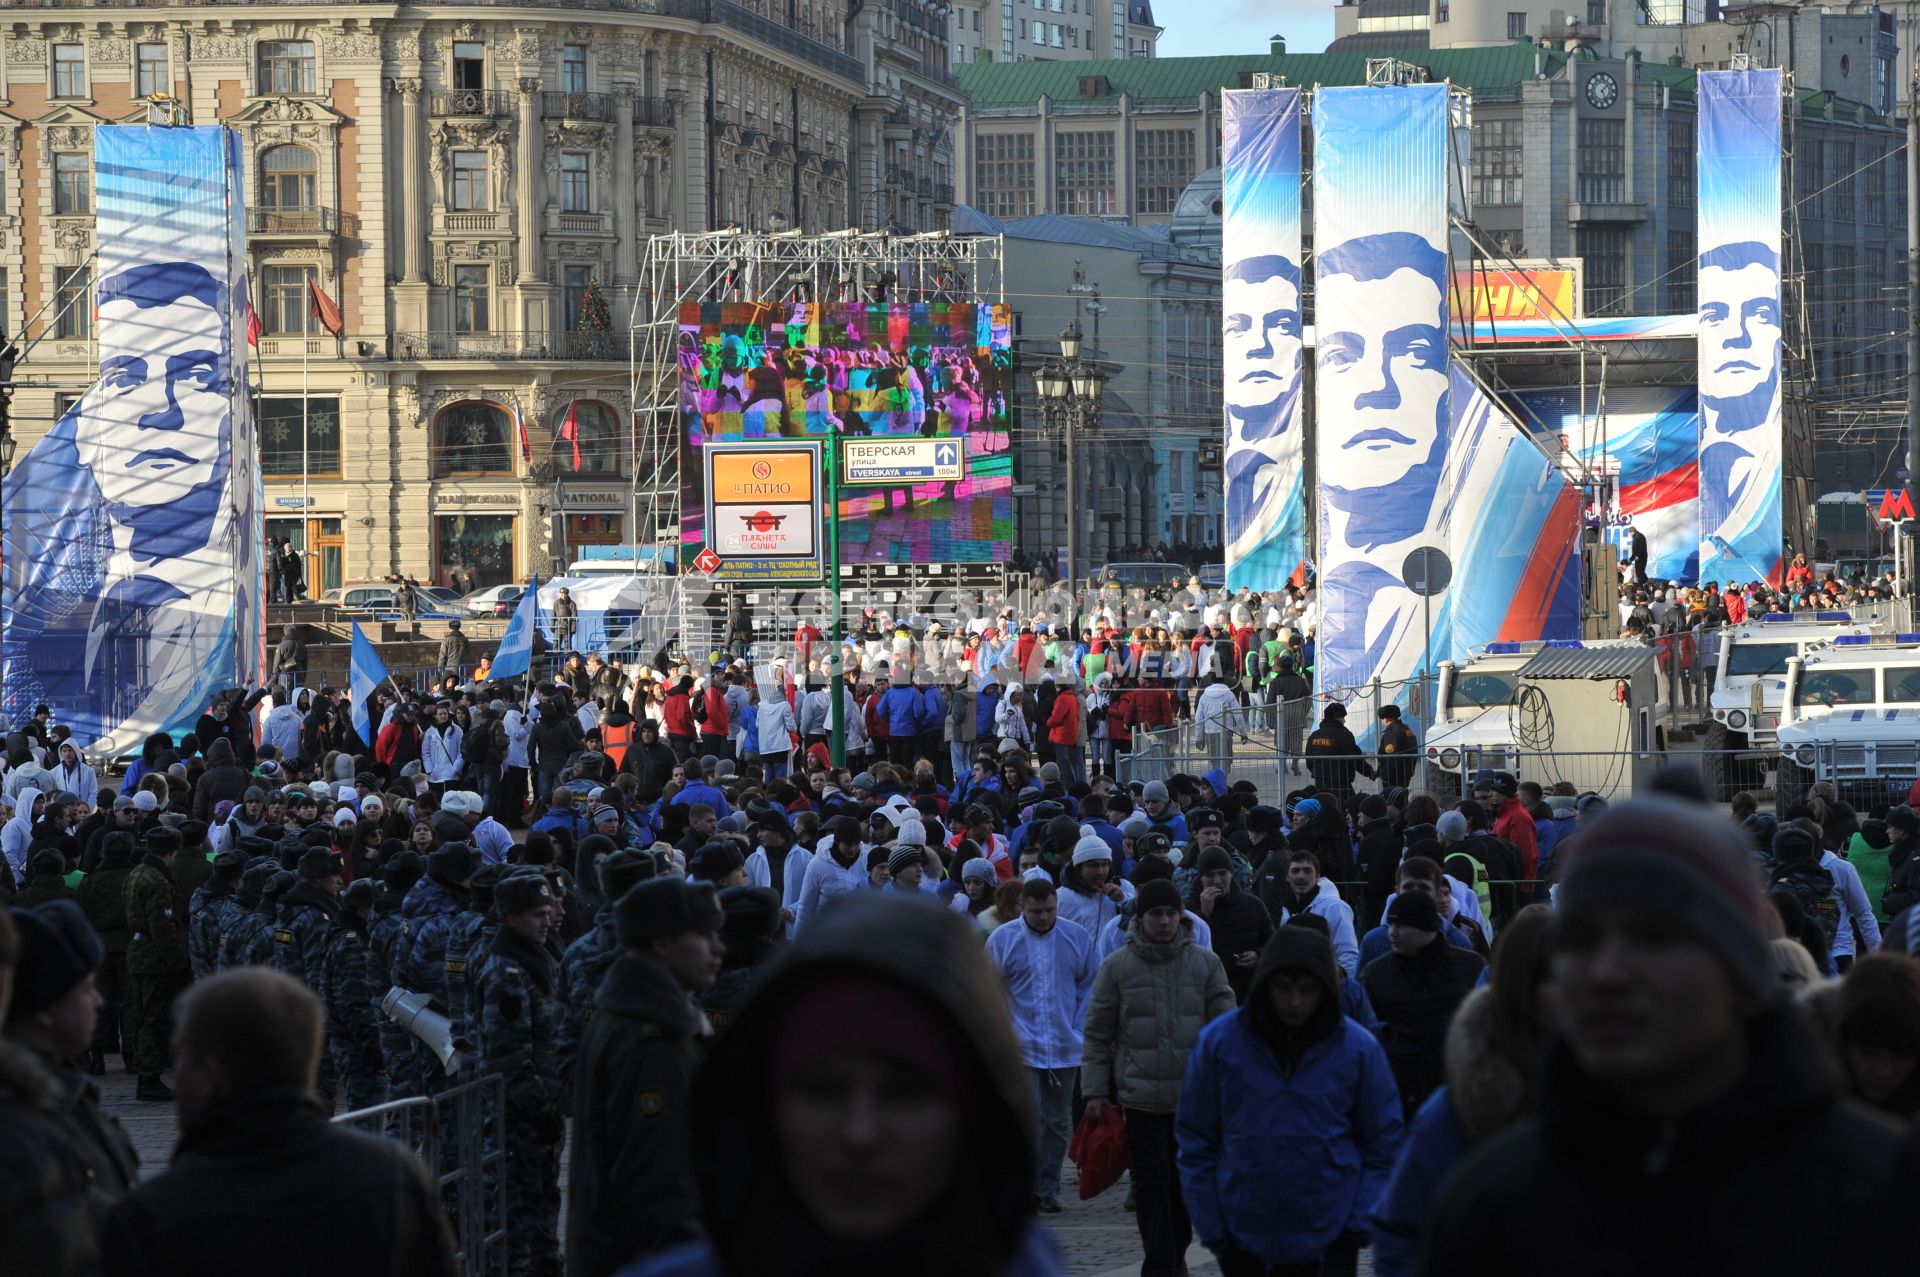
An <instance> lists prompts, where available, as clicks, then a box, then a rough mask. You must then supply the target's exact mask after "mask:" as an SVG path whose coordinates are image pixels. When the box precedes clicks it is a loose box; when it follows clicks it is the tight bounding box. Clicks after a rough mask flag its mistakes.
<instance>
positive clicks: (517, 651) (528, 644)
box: [488, 576, 540, 681]
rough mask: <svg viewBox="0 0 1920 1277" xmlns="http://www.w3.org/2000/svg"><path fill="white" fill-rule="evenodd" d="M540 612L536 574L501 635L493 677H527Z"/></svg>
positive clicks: (531, 664)
mask: <svg viewBox="0 0 1920 1277" xmlns="http://www.w3.org/2000/svg"><path fill="white" fill-rule="evenodd" d="M539 612H540V578H539V577H537V576H536V577H534V578H533V583H532V584H531V585H529V586H527V592H526V593H525V594H522V595H521V596H520V605H519V606H518V607H516V608H514V609H513V619H512V620H511V621H508V622H507V632H506V633H505V634H503V635H501V636H500V647H499V649H498V650H497V651H495V652H494V654H493V672H492V673H491V674H490V675H488V677H489V678H490V679H493V680H496V681H498V680H505V679H509V678H525V677H526V675H527V672H528V671H529V670H531V669H532V668H533V634H534V630H535V629H536V628H538V626H539Z"/></svg>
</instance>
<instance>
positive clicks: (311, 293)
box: [307, 277, 347, 337]
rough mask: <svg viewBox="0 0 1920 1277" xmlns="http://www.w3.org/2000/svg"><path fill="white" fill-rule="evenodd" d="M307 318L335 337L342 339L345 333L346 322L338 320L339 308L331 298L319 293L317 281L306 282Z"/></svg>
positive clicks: (310, 279)
mask: <svg viewBox="0 0 1920 1277" xmlns="http://www.w3.org/2000/svg"><path fill="white" fill-rule="evenodd" d="M307 316H308V318H310V319H317V320H319V321H320V326H321V327H322V328H324V329H326V330H327V331H328V332H330V333H332V334H333V335H334V336H335V337H344V336H345V335H346V332H347V324H346V321H345V320H343V319H342V318H340V306H339V304H338V303H337V302H335V301H334V300H333V298H331V297H329V296H327V295H326V294H325V293H323V292H321V291H320V284H319V282H318V281H317V280H314V279H313V278H311V277H309V278H308V280H307Z"/></svg>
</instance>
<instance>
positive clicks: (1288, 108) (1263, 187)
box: [1221, 89, 1307, 590]
mask: <svg viewBox="0 0 1920 1277" xmlns="http://www.w3.org/2000/svg"><path fill="white" fill-rule="evenodd" d="M1221 114H1222V121H1221V187H1222V214H1221V253H1222V261H1223V262H1224V264H1225V270H1224V282H1223V288H1222V318H1223V321H1224V328H1225V334H1224V341H1223V342H1222V346H1221V349H1222V353H1223V363H1224V373H1225V376H1224V380H1223V382H1222V385H1223V387H1224V392H1225V394H1224V398H1225V410H1226V433H1227V454H1226V455H1227V484H1226V488H1227V492H1226V498H1227V499H1226V507H1227V538H1226V540H1227V586H1228V588H1229V589H1235V590H1237V589H1240V588H1242V587H1245V588H1248V589H1253V590H1277V589H1279V588H1280V587H1281V586H1283V585H1285V584H1286V583H1287V581H1288V579H1289V578H1291V577H1292V576H1293V574H1294V570H1295V569H1296V568H1298V567H1299V566H1300V563H1301V561H1302V560H1304V559H1305V558H1306V557H1307V517H1306V473H1307V467H1306V448H1305V446H1304V444H1303V443H1302V437H1303V429H1302V426H1301V422H1300V387H1301V384H1302V375H1301V374H1302V366H1303V365H1302V359H1301V338H1302V332H1303V329H1302V324H1301V312H1300V90H1298V89H1229V90H1227V91H1226V93H1224V94H1223V95H1222V109H1221Z"/></svg>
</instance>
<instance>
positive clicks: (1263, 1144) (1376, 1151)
mask: <svg viewBox="0 0 1920 1277" xmlns="http://www.w3.org/2000/svg"><path fill="white" fill-rule="evenodd" d="M1401 1130H1402V1124H1401V1117H1400V1094H1399V1090H1398V1088H1397V1087H1396V1086H1395V1084H1394V1080H1393V1070H1392V1069H1391V1068H1389V1067H1388V1064H1387V1056H1386V1052H1385V1051H1384V1050H1382V1049H1381V1046H1380V1043H1379V1042H1378V1041H1376V1040H1375V1038H1374V1036H1373V1035H1372V1034H1371V1033H1369V1032H1367V1031H1366V1030H1365V1029H1363V1028H1361V1027H1360V1026H1359V1025H1358V1024H1356V1023H1354V1022H1353V1020H1351V1019H1350V1018H1348V1017H1347V1016H1345V1015H1343V1014H1342V1013H1341V1005H1340V972H1339V967H1338V965H1337V964H1336V963H1335V962H1334V959H1333V945H1332V944H1331V943H1330V942H1329V941H1328V940H1327V938H1326V936H1324V935H1322V934H1320V933H1319V932H1318V931H1317V930H1315V929H1313V928H1310V927H1281V928H1280V929H1279V930H1278V931H1276V932H1274V935H1273V938H1272V939H1271V940H1269V941H1268V942H1267V945H1266V948H1265V949H1263V950H1262V951H1261V954H1260V961H1259V963H1258V965H1257V966H1256V967H1255V969H1254V976H1253V984H1252V986H1251V987H1250V989H1249V991H1248V995H1247V1001H1246V1004H1245V1005H1244V1006H1242V1007H1240V1008H1239V1009H1238V1010H1236V1011H1233V1012H1231V1013H1229V1014H1227V1015H1224V1016H1222V1017H1221V1018H1219V1019H1218V1020H1215V1021H1214V1022H1213V1023H1211V1024H1209V1025H1208V1026H1207V1027H1206V1028H1205V1029H1204V1030H1203V1031H1202V1032H1201V1034H1200V1040H1199V1041H1198V1042H1197V1043H1196V1044H1195V1046H1194V1049H1193V1054H1192V1055H1191V1056H1190V1057H1189V1058H1188V1060H1187V1077H1186V1083H1185V1085H1184V1087H1183V1088H1182V1090H1181V1094H1180V1109H1179V1114H1178V1117H1177V1119H1176V1132H1177V1135H1178V1139H1179V1165H1180V1187H1181V1191H1182V1193H1183V1194H1184V1195H1185V1198H1186V1204H1187V1211H1188V1213H1189V1214H1190V1215H1191V1216H1192V1218H1193V1231H1194V1234H1195V1235H1196V1236H1197V1237H1199V1238H1200V1240H1201V1242H1202V1243H1204V1244H1205V1245H1206V1247H1207V1249H1208V1250H1210V1251H1212V1252H1213V1253H1214V1255H1215V1256H1217V1257H1218V1258H1219V1261H1220V1271H1221V1273H1222V1274H1224V1277H1267V1275H1268V1274H1270V1273H1273V1272H1284V1273H1289V1274H1291V1273H1296V1272H1298V1273H1302V1274H1305V1273H1335V1272H1345V1273H1351V1272H1353V1270H1354V1264H1355V1262H1356V1260H1355V1256H1356V1254H1357V1251H1358V1247H1359V1244H1360V1242H1361V1240H1363V1239H1364V1237H1365V1235H1366V1231H1367V1221H1368V1219H1369V1217H1370V1216H1371V1215H1372V1212H1373V1209H1374V1205H1375V1203H1376V1202H1377V1200H1378V1199H1379V1196H1380V1192H1381V1189H1382V1188H1383V1187H1384V1186H1385V1184H1386V1180H1387V1174H1388V1172H1389V1171H1390V1170H1391V1169H1392V1167H1393V1159H1394V1155H1395V1154H1396V1153H1397V1152H1398V1151H1399V1147H1400V1136H1401Z"/></svg>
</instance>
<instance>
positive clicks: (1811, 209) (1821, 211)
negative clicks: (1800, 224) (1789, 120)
mask: <svg viewBox="0 0 1920 1277" xmlns="http://www.w3.org/2000/svg"><path fill="white" fill-rule="evenodd" d="M1793 165H1794V167H1795V168H1797V169H1799V170H1800V173H1799V181H1798V182H1797V183H1795V185H1797V186H1798V187H1799V190H1800V199H1799V201H1798V202H1799V205H1800V216H1802V217H1825V216H1826V215H1827V211H1826V210H1827V200H1826V190H1825V188H1826V184H1827V178H1826V171H1827V147H1826V143H1825V141H1824V140H1823V139H1821V138H1817V137H1814V136H1812V133H1811V130H1808V131H1806V132H1803V133H1802V134H1801V135H1800V145H1799V147H1798V148H1796V154H1795V155H1794V157H1793Z"/></svg>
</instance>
